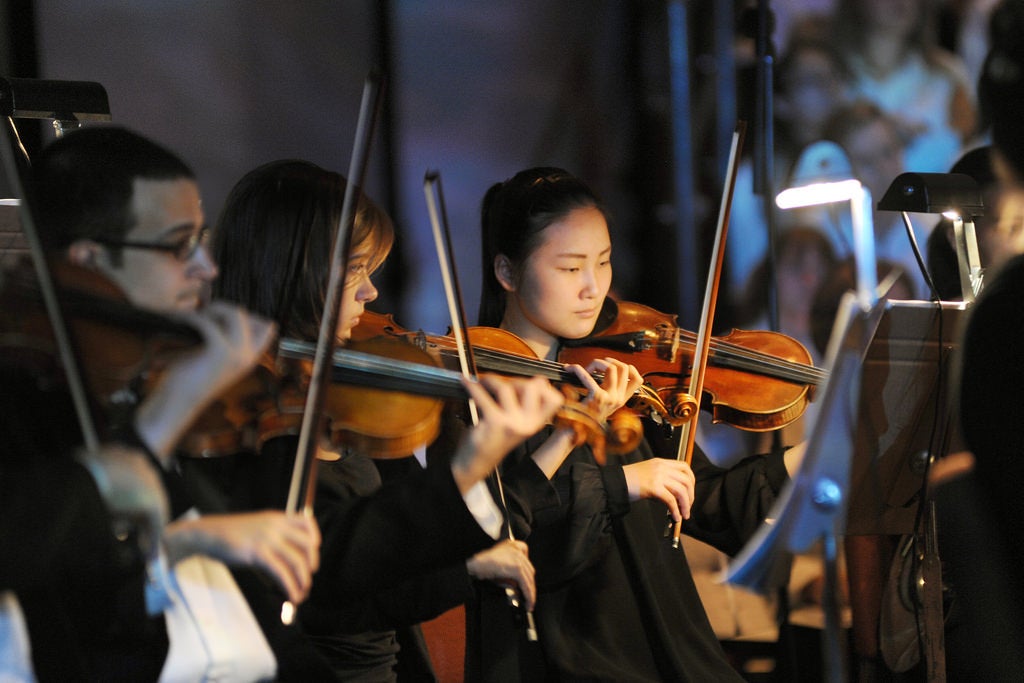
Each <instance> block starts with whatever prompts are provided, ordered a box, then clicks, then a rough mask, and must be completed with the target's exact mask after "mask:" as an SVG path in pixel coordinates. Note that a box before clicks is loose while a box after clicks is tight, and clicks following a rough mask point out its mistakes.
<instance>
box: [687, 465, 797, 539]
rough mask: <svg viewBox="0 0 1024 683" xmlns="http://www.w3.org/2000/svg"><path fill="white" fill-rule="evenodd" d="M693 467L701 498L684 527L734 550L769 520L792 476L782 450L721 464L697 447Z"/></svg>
mask: <svg viewBox="0 0 1024 683" xmlns="http://www.w3.org/2000/svg"><path fill="white" fill-rule="evenodd" d="M691 466H692V467H693V473H694V475H695V476H696V478H697V485H696V489H695V492H694V497H695V501H696V502H695V505H694V508H693V510H692V513H691V517H690V519H689V520H687V521H686V522H684V524H683V530H684V531H685V532H686V533H687V534H688V535H690V536H693V537H695V538H699V539H700V540H702V541H704V542H706V543H709V544H710V545H713V546H714V547H716V548H718V549H719V550H721V551H722V552H724V553H726V554H727V555H735V554H736V553H737V552H739V550H740V549H741V548H742V547H743V544H744V543H746V542H747V540H748V539H749V538H750V537H751V536H752V535H753V534H754V532H755V531H757V529H758V528H759V527H760V526H761V524H762V523H763V522H764V520H765V518H766V517H767V516H768V513H769V511H770V510H771V507H772V505H773V504H774V502H775V499H776V497H777V496H778V493H779V490H780V489H781V488H782V485H783V484H785V482H786V481H787V480H788V479H789V475H788V474H787V472H786V466H785V463H784V461H783V454H782V452H781V451H780V452H778V453H772V454H769V455H755V456H751V457H749V458H745V459H743V460H741V461H740V462H738V463H737V464H735V465H733V466H732V467H730V468H729V469H722V468H720V467H716V466H715V465H713V464H711V461H710V460H708V458H707V456H706V455H704V453H702V452H701V451H700V449H696V450H695V451H694V455H693V461H692V462H691Z"/></svg>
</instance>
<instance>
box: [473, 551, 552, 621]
mask: <svg viewBox="0 0 1024 683" xmlns="http://www.w3.org/2000/svg"><path fill="white" fill-rule="evenodd" d="M466 570H467V571H468V572H469V575H470V576H472V577H473V578H474V579H482V580H486V581H494V582H495V583H499V584H502V585H505V584H507V583H514V584H515V585H516V587H517V588H518V589H519V592H520V593H521V594H522V596H523V600H524V602H525V605H524V606H525V607H526V610H527V611H532V610H533V607H534V604H535V603H536V600H537V583H536V579H535V576H536V570H535V569H534V567H533V563H532V562H530V558H529V551H528V548H527V547H526V544H525V543H523V542H522V541H513V540H505V541H501V542H499V543H495V544H494V545H492V546H491V547H490V548H488V549H487V550H482V551H480V552H478V553H477V554H476V555H474V556H473V557H471V558H469V559H468V560H466Z"/></svg>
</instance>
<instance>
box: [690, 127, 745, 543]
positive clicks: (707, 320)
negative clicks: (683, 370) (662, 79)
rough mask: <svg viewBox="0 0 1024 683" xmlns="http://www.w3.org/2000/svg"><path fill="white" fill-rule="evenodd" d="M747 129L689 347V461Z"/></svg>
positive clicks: (737, 145) (740, 132) (735, 157)
mask: <svg viewBox="0 0 1024 683" xmlns="http://www.w3.org/2000/svg"><path fill="white" fill-rule="evenodd" d="M746 132H747V123H746V121H742V120H741V121H738V122H737V123H736V130H735V131H734V132H733V134H732V145H731V147H730V149H729V165H728V167H727V170H726V180H725V187H724V188H722V204H721V207H720V208H719V211H718V226H717V228H716V230H715V244H714V247H713V248H712V254H711V268H710V271H709V273H708V282H707V289H706V291H705V293H704V308H703V310H702V311H701V315H700V327H699V328H698V330H697V338H696V340H695V342H694V349H693V369H692V370H691V372H690V387H689V389H690V391H689V394H688V395H687V397H686V399H685V400H686V403H687V404H688V405H687V410H688V411H689V412H688V415H687V420H686V421H685V422H684V423H683V424H682V430H683V431H682V433H681V435H680V438H679V450H678V452H677V453H676V460H682V461H684V462H686V464H687V465H689V464H690V463H691V462H692V460H693V446H694V440H695V438H696V434H697V420H698V418H699V416H700V399H701V394H702V393H703V392H704V373H705V371H706V370H707V367H708V352H709V349H710V347H711V321H712V320H714V317H715V305H716V303H717V302H718V283H719V280H720V279H721V275H722V263H723V262H724V260H725V238H726V236H727V234H728V232H729V213H730V211H731V209H732V196H733V192H734V191H735V189H736V172H737V169H738V167H739V155H740V149H742V147H743V138H744V137H745V135H746ZM682 524H683V522H682V519H680V520H678V521H676V522H675V524H674V528H673V531H672V547H673V548H678V547H679V542H680V541H679V536H680V534H681V533H682Z"/></svg>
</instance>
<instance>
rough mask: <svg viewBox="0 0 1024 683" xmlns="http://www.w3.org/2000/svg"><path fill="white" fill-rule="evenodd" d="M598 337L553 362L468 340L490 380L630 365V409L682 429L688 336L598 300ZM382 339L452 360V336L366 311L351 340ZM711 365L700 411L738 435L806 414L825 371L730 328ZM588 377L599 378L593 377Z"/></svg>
mask: <svg viewBox="0 0 1024 683" xmlns="http://www.w3.org/2000/svg"><path fill="white" fill-rule="evenodd" d="M597 329H598V330H599V331H598V332H596V333H594V334H592V335H591V336H589V337H584V338H582V339H575V340H562V348H561V350H560V351H559V354H558V362H553V361H541V360H539V359H538V358H537V357H536V355H535V354H534V353H533V351H532V350H531V349H530V347H529V346H528V345H527V344H526V342H525V341H523V340H522V339H519V337H517V336H516V335H514V334H512V333H511V332H507V331H505V330H502V329H499V328H491V327H471V328H469V330H468V331H467V332H468V334H469V336H470V339H471V340H472V341H473V344H474V346H475V348H476V349H477V363H478V365H479V366H480V368H481V369H484V370H489V371H492V372H499V373H505V374H510V375H527V376H528V375H541V376H543V377H547V378H548V379H549V380H551V381H552V382H555V383H567V384H570V385H573V386H579V385H580V383H579V379H578V378H577V377H576V375H575V374H573V373H571V372H569V371H567V370H566V369H565V367H564V365H565V364H567V363H576V364H579V365H583V366H586V365H587V364H589V363H590V362H591V361H592V360H594V359H595V358H608V357H610V358H615V359H617V360H621V361H623V362H625V363H629V364H630V365H633V366H635V367H636V368H637V370H638V371H639V372H640V374H641V375H642V376H643V377H644V386H642V387H641V388H640V390H639V392H638V394H637V395H636V396H634V397H633V398H632V399H631V400H630V402H629V403H628V404H627V405H628V406H629V407H630V408H632V409H634V410H637V411H638V412H639V413H640V414H642V415H645V416H648V417H651V418H653V419H654V420H656V421H663V422H666V423H668V424H670V425H672V426H673V427H677V426H679V425H680V424H682V423H683V422H685V421H686V420H687V419H688V416H689V415H690V414H691V411H692V405H691V404H690V403H689V402H687V401H685V399H683V398H682V397H683V396H684V395H685V391H686V386H685V380H686V379H687V378H688V377H689V371H690V370H691V369H692V360H693V349H694V343H695V335H694V334H693V333H692V332H687V331H686V330H682V329H680V328H679V327H678V325H677V324H676V316H675V315H669V314H666V313H661V312H659V311H656V310H654V309H653V308H650V307H648V306H644V305H643V304H637V303H632V302H615V301H613V300H612V299H606V300H605V304H604V307H603V308H602V312H601V315H600V317H599V321H598V325H597ZM379 334H390V335H395V336H399V337H404V338H406V339H408V340H409V341H411V342H412V343H414V344H416V345H418V346H420V347H421V348H424V349H425V350H428V351H430V352H431V353H433V354H435V355H438V356H439V357H442V358H450V357H452V356H453V355H454V344H453V341H452V339H451V337H445V336H430V335H425V334H423V333H422V332H410V331H408V330H405V329H403V328H402V327H400V326H399V325H398V324H397V323H396V322H395V320H394V318H393V317H392V316H390V315H383V314H380V313H374V312H372V311H366V312H364V313H363V315H362V317H361V318H360V321H359V325H358V326H357V327H356V328H355V330H353V332H352V335H353V339H366V338H370V337H372V336H376V335H379ZM708 360H709V362H708V365H709V367H708V371H707V376H706V378H705V385H704V389H705V393H706V394H707V395H708V396H709V397H710V400H708V401H704V402H703V407H704V408H706V409H707V410H709V411H711V413H712V419H713V420H714V421H716V422H724V423H726V424H729V425H732V426H734V427H737V428H739V429H743V430H745V431H754V432H764V431H771V430H774V429H779V428H781V427H784V426H786V425H788V424H790V423H791V422H793V421H794V420H796V419H797V418H799V417H800V416H801V415H802V414H803V412H804V410H805V409H806V407H807V404H808V403H809V402H810V401H811V400H813V398H814V392H815V389H816V387H817V386H818V385H819V384H821V383H822V382H824V380H825V378H826V377H827V372H825V371H824V370H821V369H820V368H816V367H814V366H813V364H812V363H811V355H810V353H809V352H808V351H807V349H806V348H805V347H804V346H803V344H801V343H800V342H798V341H797V340H795V339H793V338H792V337H789V336H786V335H784V334H781V333H778V332H768V331H747V330H733V331H732V332H731V333H729V334H728V335H725V336H722V337H716V338H713V339H712V342H711V356H710V358H709V359H708ZM595 378H596V379H597V380H598V381H599V382H600V381H601V379H602V378H601V376H600V374H597V375H595ZM614 417H615V416H613V418H614ZM610 421H614V420H610ZM615 429H616V427H614V426H613V427H612V430H613V431H615ZM630 429H631V428H630ZM624 440H628V439H624Z"/></svg>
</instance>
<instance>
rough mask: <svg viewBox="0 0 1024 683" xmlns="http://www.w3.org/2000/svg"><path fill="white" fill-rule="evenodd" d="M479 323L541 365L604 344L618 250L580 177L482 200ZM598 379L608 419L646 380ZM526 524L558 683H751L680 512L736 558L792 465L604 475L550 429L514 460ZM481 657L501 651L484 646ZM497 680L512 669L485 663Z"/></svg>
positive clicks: (553, 177)
mask: <svg viewBox="0 0 1024 683" xmlns="http://www.w3.org/2000/svg"><path fill="white" fill-rule="evenodd" d="M482 242H483V265H484V273H483V286H482V295H481V303H480V318H479V321H478V322H479V324H481V325H491V326H500V327H501V328H504V329H506V330H508V331H510V332H513V333H515V334H517V335H518V336H520V337H522V338H523V339H524V340H525V341H526V342H527V343H528V344H529V345H530V346H531V347H532V348H533V349H534V351H535V352H536V353H537V355H538V356H539V357H541V358H545V359H549V360H553V359H555V358H556V357H557V354H558V351H559V346H560V343H561V340H563V339H578V338H582V337H585V336H588V335H590V334H591V333H592V332H593V331H594V326H595V324H596V323H597V320H598V313H599V312H600V311H601V308H602V304H603V303H604V300H605V297H606V296H607V294H608V290H609V287H610V285H611V278H612V269H611V249H612V245H611V239H610V236H609V232H608V220H607V216H606V214H605V211H604V209H603V207H602V206H601V204H600V202H599V201H598V200H597V198H596V197H595V196H594V194H593V193H592V192H591V191H590V189H589V188H588V187H587V186H586V185H585V184H584V183H582V182H581V181H580V180H578V179H577V178H575V177H573V176H571V175H570V174H569V173H567V172H565V171H563V170H561V169H557V168H534V169H529V170H526V171H522V172H520V173H518V174H516V175H515V176H514V177H513V178H511V179H509V180H507V181H505V182H502V183H497V184H495V185H493V186H492V187H491V188H490V189H489V190H488V192H487V194H486V196H485V197H484V200H483V207H482ZM589 369H590V370H592V371H593V370H601V371H603V372H604V377H605V379H604V382H603V384H601V385H600V386H598V384H597V383H596V382H595V381H594V380H593V379H592V378H587V382H586V384H587V387H588V388H589V390H590V393H591V396H592V397H593V398H592V400H593V401H594V402H595V403H596V404H597V405H598V406H599V409H600V410H601V411H602V412H603V413H604V414H606V415H607V414H609V413H610V412H611V411H613V410H615V409H616V408H618V407H620V406H621V405H623V404H624V403H625V402H626V400H627V399H628V398H629V397H630V395H631V394H632V393H633V390H635V389H636V387H637V386H638V385H639V383H640V381H641V380H640V377H639V375H638V373H637V371H636V370H635V369H634V368H632V367H629V366H625V365H624V364H622V363H619V362H614V361H612V360H606V361H595V364H594V365H593V366H592V367H591V368H589ZM502 469H503V472H504V478H505V481H506V483H507V486H508V489H509V491H510V492H511V494H512V497H513V501H514V502H513V503H511V507H512V508H513V515H514V516H515V517H517V521H518V522H519V523H520V524H522V525H523V527H524V528H523V529H522V530H520V531H521V534H522V537H523V538H524V539H526V540H527V541H528V542H529V543H530V549H531V557H532V558H533V561H534V564H535V565H536V567H537V588H538V598H537V617H538V623H537V630H538V633H539V635H540V640H541V644H542V648H540V650H539V651H534V653H533V654H534V655H535V656H536V658H537V661H536V662H534V663H533V665H534V666H536V667H537V668H538V670H540V671H542V672H543V676H544V680H584V679H585V680H602V681H660V680H673V681H687V680H692V681H711V680H714V681H722V680H740V679H739V676H738V675H737V673H736V672H735V671H734V670H732V668H731V667H730V665H729V663H728V662H727V661H726V658H725V656H724V654H723V652H722V650H721V647H720V646H719V644H718V641H717V640H716V639H715V636H714V633H713V632H712V630H711V627H710V625H709V623H708V620H707V617H706V615H705V614H704V612H703V609H702V607H701V603H700V598H699V596H698V594H697V591H696V589H695V587H694V584H693V580H692V577H691V576H690V574H689V570H688V568H687V565H686V561H685V557H683V555H682V551H681V550H678V549H673V548H672V547H671V545H670V543H669V542H668V541H667V540H666V539H664V538H663V532H664V529H665V521H666V508H667V510H668V512H669V513H670V515H671V516H672V517H673V518H674V519H679V518H683V519H684V520H686V522H685V524H684V531H686V532H687V533H690V534H692V535H695V536H699V537H701V538H702V539H704V540H706V541H708V542H711V543H713V544H714V545H716V546H718V547H719V548H721V549H723V550H725V551H726V552H731V553H735V552H736V551H737V550H738V549H739V548H740V547H741V545H742V543H743V541H744V540H745V539H746V538H747V537H748V536H749V535H750V534H752V533H753V531H754V530H755V529H756V528H757V526H758V525H759V524H760V523H761V521H762V520H763V518H764V516H765V515H766V513H767V512H768V509H769V507H770V505H771V503H772V501H773V499H774V497H775V495H776V493H777V491H778V490H779V487H780V486H781V485H782V483H783V482H784V481H785V480H786V478H787V472H786V467H785V465H784V462H783V456H782V455H773V456H768V457H764V458H748V459H746V460H744V461H743V462H741V463H740V464H738V465H736V466H735V467H734V468H733V469H731V470H728V471H726V470H720V469H717V468H714V467H712V466H711V465H710V464H709V463H708V461H707V460H706V459H705V458H704V457H703V456H702V454H700V453H697V454H696V457H695V458H694V461H693V467H692V468H691V466H689V465H687V464H685V463H684V462H682V461H677V460H668V459H663V458H658V457H654V456H653V455H652V451H651V449H650V447H649V446H648V444H647V443H646V442H644V443H642V444H641V446H640V447H639V448H638V449H637V450H635V451H633V452H631V453H627V454H626V455H625V456H623V457H622V460H621V462H611V461H609V463H608V464H607V465H605V466H599V465H598V464H597V462H596V461H595V459H594V457H593V454H592V453H591V452H590V449H589V448H588V447H587V446H585V445H584V446H579V447H573V446H572V445H571V443H570V441H569V439H568V438H567V435H566V434H564V433H561V432H560V431H559V430H552V429H550V428H547V429H545V430H542V431H541V432H539V433H538V434H536V435H535V436H534V437H532V438H531V439H529V440H527V442H526V444H525V445H524V446H523V447H521V448H519V449H517V450H516V451H514V452H513V454H512V455H510V456H509V458H507V459H506V460H505V462H504V464H503V467H502ZM479 645H480V652H482V653H487V652H493V651H494V649H495V648H497V647H499V645H498V644H496V643H492V642H482V643H480V644H479ZM479 665H480V667H481V669H482V670H481V671H476V672H473V673H474V674H477V675H480V676H482V677H485V678H491V679H494V680H502V677H503V675H504V674H503V672H502V670H501V669H500V668H497V669H496V668H494V667H492V666H491V664H490V663H489V662H488V661H486V660H484V661H482V662H480V663H479Z"/></svg>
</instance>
